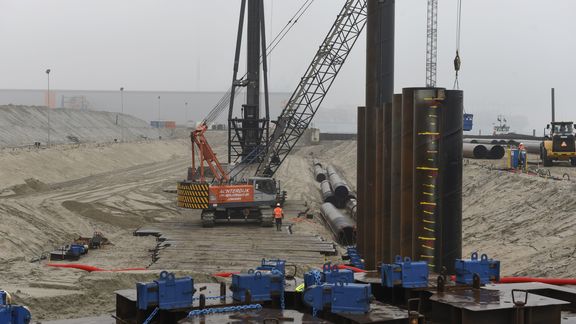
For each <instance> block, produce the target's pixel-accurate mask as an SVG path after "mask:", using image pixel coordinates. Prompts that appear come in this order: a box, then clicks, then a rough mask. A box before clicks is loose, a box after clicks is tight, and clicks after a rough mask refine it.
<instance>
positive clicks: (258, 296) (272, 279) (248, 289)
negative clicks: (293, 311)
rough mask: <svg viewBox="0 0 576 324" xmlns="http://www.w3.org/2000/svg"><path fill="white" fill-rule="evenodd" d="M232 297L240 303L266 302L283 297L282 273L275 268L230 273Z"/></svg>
mask: <svg viewBox="0 0 576 324" xmlns="http://www.w3.org/2000/svg"><path fill="white" fill-rule="evenodd" d="M230 290H232V299H234V300H235V301H238V302H242V303H251V302H266V301H271V300H272V299H273V298H280V299H283V298H284V273H282V272H281V271H280V270H278V269H276V268H272V270H270V271H266V270H253V269H250V270H248V273H239V274H234V275H232V285H231V286H230Z"/></svg>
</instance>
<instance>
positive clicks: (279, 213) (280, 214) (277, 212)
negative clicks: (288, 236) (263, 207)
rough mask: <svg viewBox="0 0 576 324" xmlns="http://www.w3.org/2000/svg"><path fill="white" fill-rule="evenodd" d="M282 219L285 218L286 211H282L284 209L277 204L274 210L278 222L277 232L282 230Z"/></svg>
mask: <svg viewBox="0 0 576 324" xmlns="http://www.w3.org/2000/svg"><path fill="white" fill-rule="evenodd" d="M282 217H284V211H282V207H280V204H279V203H278V204H276V208H274V220H275V221H276V230H277V231H281V230H282Z"/></svg>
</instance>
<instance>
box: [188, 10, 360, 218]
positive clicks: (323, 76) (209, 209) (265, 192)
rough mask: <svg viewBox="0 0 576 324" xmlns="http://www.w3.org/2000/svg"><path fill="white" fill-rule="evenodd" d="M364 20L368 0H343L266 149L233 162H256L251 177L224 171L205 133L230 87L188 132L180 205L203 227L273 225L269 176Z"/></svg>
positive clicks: (273, 186)
mask: <svg viewBox="0 0 576 324" xmlns="http://www.w3.org/2000/svg"><path fill="white" fill-rule="evenodd" d="M249 1H250V0H249ZM254 1H261V0H254ZM244 2H245V1H243V2H242V3H243V4H244ZM241 19H242V18H241ZM365 25H366V0H346V1H345V4H344V6H343V7H342V10H341V11H340V13H339V14H338V16H337V18H336V21H335V22H334V24H333V25H332V27H331V28H330V31H329V32H328V34H327V36H326V37H325V39H324V41H323V42H322V45H321V46H320V47H319V49H318V51H317V52H316V55H315V56H314V58H313V59H312V62H311V63H310V65H309V67H308V69H307V70H306V72H305V74H304V76H303V77H302V78H301V79H300V82H299V83H298V86H297V87H296V90H295V91H294V92H293V94H292V96H291V97H290V100H289V101H288V103H287V104H286V106H285V107H284V109H283V110H282V112H281V114H280V116H279V117H278V119H277V120H276V121H275V122H274V124H275V129H274V132H273V133H272V136H271V137H270V139H269V141H268V143H267V145H266V146H265V148H264V149H261V148H260V147H258V146H257V147H255V148H254V149H253V150H256V151H255V152H247V153H248V154H244V155H243V158H244V160H243V161H242V163H240V164H238V165H237V167H238V166H242V165H248V164H250V162H252V161H258V162H259V164H258V168H257V170H256V174H255V176H254V177H250V178H247V179H235V177H234V176H231V174H234V169H232V170H230V171H228V172H227V171H226V170H225V169H224V167H223V166H222V165H221V164H220V161H219V160H218V158H217V157H216V154H214V151H213V150H212V148H211V146H210V144H209V143H208V140H207V139H206V136H205V133H206V130H207V127H208V126H207V125H208V123H209V122H211V121H213V120H214V119H215V118H216V117H217V116H218V115H219V113H220V112H222V111H223V110H224V107H225V106H226V104H225V103H227V102H229V101H227V100H230V98H233V97H234V93H233V92H234V90H231V91H229V92H228V93H227V94H226V95H225V96H224V98H223V99H222V100H220V102H219V103H218V104H217V105H216V106H215V107H214V109H213V110H212V111H211V112H210V113H209V114H208V116H207V117H206V119H205V120H204V121H203V122H202V123H201V124H200V125H199V126H198V127H197V129H196V130H194V131H193V132H192V134H191V140H192V168H190V169H189V173H188V179H187V180H186V181H182V182H179V183H178V190H177V191H178V207H181V208H188V209H201V210H202V224H203V226H205V227H210V226H214V224H215V222H216V221H219V220H231V219H244V220H256V221H259V222H260V223H261V224H262V226H272V221H273V217H272V207H273V206H274V205H275V204H276V203H283V201H284V199H285V193H284V192H282V191H281V188H280V184H279V182H277V181H276V180H275V179H273V178H272V176H273V175H274V174H275V172H276V171H277V170H278V168H279V167H280V165H281V164H282V162H283V161H284V160H285V159H286V157H287V156H288V154H289V153H290V152H291V151H292V149H293V148H294V146H295V145H296V143H297V142H298V140H299V139H300V137H302V135H303V134H304V132H305V130H306V129H307V128H308V126H309V125H310V122H311V121H312V118H313V117H314V115H315V114H316V112H317V110H318V108H319V107H320V104H321V103H322V101H323V100H324V98H325V97H326V95H327V93H328V91H329V90H330V87H331V86H332V84H333V82H334V80H335V79H336V76H337V75H338V73H339V72H340V69H341V68H342V66H343V65H344V63H345V62H346V59H347V58H348V55H349V54H350V52H351V50H352V48H353V47H354V44H356V41H357V40H358V37H359V36H360V34H361V33H362V30H363V29H364V26H365ZM237 52H238V47H237ZM235 73H236V68H235ZM234 79H236V75H234ZM222 103H224V104H222ZM229 145H230V143H229ZM247 158H249V160H248V159H247ZM229 167H230V166H229ZM235 174H238V173H235Z"/></svg>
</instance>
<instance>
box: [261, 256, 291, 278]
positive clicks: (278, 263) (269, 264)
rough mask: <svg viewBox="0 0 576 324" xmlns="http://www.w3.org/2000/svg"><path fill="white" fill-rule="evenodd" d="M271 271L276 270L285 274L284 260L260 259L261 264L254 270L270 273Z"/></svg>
mask: <svg viewBox="0 0 576 324" xmlns="http://www.w3.org/2000/svg"><path fill="white" fill-rule="evenodd" d="M272 269H276V270H278V271H280V272H282V274H284V275H285V274H286V260H280V259H276V260H266V259H262V264H261V265H260V266H259V267H257V268H256V270H261V271H262V270H264V271H272Z"/></svg>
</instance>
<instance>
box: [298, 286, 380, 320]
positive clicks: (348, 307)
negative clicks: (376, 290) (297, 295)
mask: <svg viewBox="0 0 576 324" xmlns="http://www.w3.org/2000/svg"><path fill="white" fill-rule="evenodd" d="M302 299H303V301H304V303H305V304H306V305H308V306H309V307H312V310H313V313H314V314H315V313H316V312H317V311H320V310H325V311H330V312H332V313H367V312H368V311H370V301H371V300H372V289H371V288H370V285H369V284H356V283H344V282H339V283H336V284H329V283H324V284H321V285H313V286H311V287H308V288H307V289H306V290H305V291H304V294H303V297H302Z"/></svg>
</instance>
